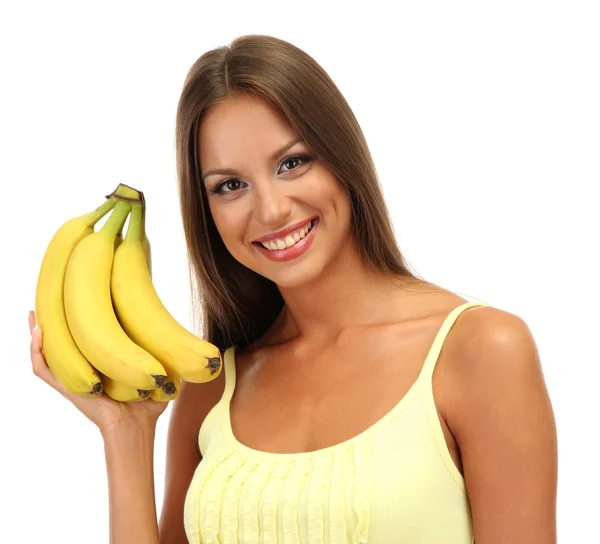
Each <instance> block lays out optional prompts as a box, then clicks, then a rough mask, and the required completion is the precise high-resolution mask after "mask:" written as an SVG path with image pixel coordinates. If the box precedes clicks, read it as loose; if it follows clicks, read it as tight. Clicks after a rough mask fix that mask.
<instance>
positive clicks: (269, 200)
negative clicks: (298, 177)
mask: <svg viewBox="0 0 600 544" xmlns="http://www.w3.org/2000/svg"><path fill="white" fill-rule="evenodd" d="M288 184H289V182H288ZM284 186H285V181H282V180H277V179H276V180H270V179H266V180H264V181H263V182H262V183H260V182H258V183H255V191H254V194H255V197H256V198H255V202H254V206H253V210H254V214H255V216H256V219H257V222H258V223H260V224H262V225H267V226H270V225H274V226H282V225H284V223H285V222H286V221H287V218H288V217H289V215H290V213H291V210H292V202H291V199H290V198H289V196H288V195H287V194H286V189H285V187H284Z"/></svg>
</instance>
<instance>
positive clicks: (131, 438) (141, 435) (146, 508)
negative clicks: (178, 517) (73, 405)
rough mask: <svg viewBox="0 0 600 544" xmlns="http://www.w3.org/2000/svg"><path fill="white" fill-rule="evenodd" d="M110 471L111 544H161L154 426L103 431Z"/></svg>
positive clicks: (116, 428)
mask: <svg viewBox="0 0 600 544" xmlns="http://www.w3.org/2000/svg"><path fill="white" fill-rule="evenodd" d="M102 436H103V438H104V452H105V457H106V469H107V473H108V495H109V511H110V542H111V544H131V543H132V542H144V544H146V543H147V544H158V526H157V521H156V504H155V498H154V463H153V456H154V428H153V427H148V428H144V427H142V426H139V425H131V424H127V423H124V424H121V425H119V426H114V427H112V428H111V429H110V430H105V431H103V432H102Z"/></svg>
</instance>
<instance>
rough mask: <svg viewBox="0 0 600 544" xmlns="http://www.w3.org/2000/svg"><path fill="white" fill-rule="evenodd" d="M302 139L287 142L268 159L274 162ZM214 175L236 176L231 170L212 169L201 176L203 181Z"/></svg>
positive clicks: (297, 138)
mask: <svg viewBox="0 0 600 544" xmlns="http://www.w3.org/2000/svg"><path fill="white" fill-rule="evenodd" d="M301 141H302V138H300V137H296V138H294V139H293V140H291V141H289V142H288V143H287V144H285V145H284V146H282V147H280V148H279V149H277V150H276V151H275V152H273V153H272V154H271V155H270V157H269V159H271V160H272V161H274V160H275V159H276V158H277V157H279V156H280V155H282V154H283V153H285V152H286V151H287V150H288V149H289V148H290V147H292V146H294V145H296V144H297V143H298V142H301ZM215 174H222V175H229V174H233V175H238V173H237V172H236V171H235V170H234V169H231V168H214V169H213V170H209V171H208V172H206V173H205V174H203V175H202V179H203V180H205V179H206V178H207V177H208V176H213V175H215Z"/></svg>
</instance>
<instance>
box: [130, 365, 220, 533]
mask: <svg viewBox="0 0 600 544" xmlns="http://www.w3.org/2000/svg"><path fill="white" fill-rule="evenodd" d="M224 378H225V376H224V372H221V374H220V375H219V376H218V377H217V378H216V379H214V380H213V381H211V382H208V383H188V382H183V381H182V382H181V391H180V392H179V397H178V398H177V399H176V400H174V401H171V402H173V406H172V412H171V418H170V420H169V431H168V437H167V466H166V470H165V492H164V497H163V504H162V509H161V513H160V530H159V534H160V544H186V543H187V537H186V534H185V529H184V523H183V508H184V502H185V496H186V494H187V491H188V489H189V487H190V483H191V481H192V477H193V475H194V472H195V470H196V467H197V466H198V463H200V461H201V460H202V457H201V456H200V451H199V447H198V432H199V430H200V426H201V425H202V422H203V421H204V418H205V417H206V416H207V414H208V412H209V411H210V410H211V409H212V407H213V406H214V405H215V404H216V403H217V402H218V401H219V399H220V398H221V396H222V395H223V390H224V388H225V379H224ZM140 542H141V541H140Z"/></svg>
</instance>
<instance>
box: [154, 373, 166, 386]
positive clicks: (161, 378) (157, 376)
mask: <svg viewBox="0 0 600 544" xmlns="http://www.w3.org/2000/svg"><path fill="white" fill-rule="evenodd" d="M152 377H153V378H154V381H155V382H156V387H162V386H163V385H164V384H165V382H166V381H167V377H166V376H161V375H160V374H152Z"/></svg>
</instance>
